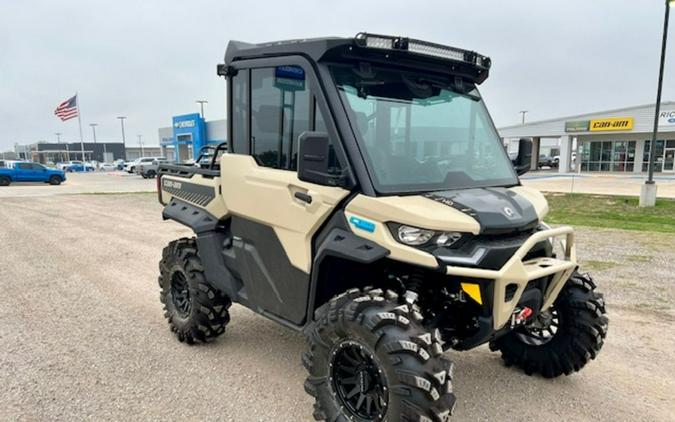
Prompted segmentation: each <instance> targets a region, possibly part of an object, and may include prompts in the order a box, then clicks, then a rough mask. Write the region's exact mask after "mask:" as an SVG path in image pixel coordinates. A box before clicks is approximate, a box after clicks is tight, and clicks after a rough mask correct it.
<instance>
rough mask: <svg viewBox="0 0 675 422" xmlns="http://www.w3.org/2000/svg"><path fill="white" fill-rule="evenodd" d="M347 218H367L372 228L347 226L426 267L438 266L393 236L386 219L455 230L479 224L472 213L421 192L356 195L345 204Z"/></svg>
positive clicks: (470, 229)
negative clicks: (459, 209)
mask: <svg viewBox="0 0 675 422" xmlns="http://www.w3.org/2000/svg"><path fill="white" fill-rule="evenodd" d="M345 216H346V217H347V221H349V219H350V218H351V217H356V218H363V219H367V220H369V221H371V222H373V223H374V224H375V230H373V231H372V232H369V231H366V230H360V229H358V228H354V227H353V226H352V225H351V224H350V228H351V230H352V232H354V234H356V235H357V236H361V237H364V238H366V239H369V240H372V241H373V242H375V243H377V244H379V245H381V246H383V247H385V248H387V249H389V251H390V255H389V257H390V258H392V259H396V260H398V261H403V262H409V263H411V264H417V265H421V266H423V267H428V268H436V267H438V262H437V261H436V258H434V257H433V255H431V254H430V253H427V252H424V251H422V250H419V249H417V248H414V247H412V246H407V245H404V244H402V243H401V242H398V241H397V240H396V239H394V236H392V234H391V232H390V231H389V229H388V228H387V226H386V224H385V223H387V222H396V223H401V224H410V225H413V226H415V227H422V228H425V229H433V230H441V231H458V232H464V233H473V234H478V232H479V231H480V224H478V221H476V220H475V219H473V218H472V217H470V216H468V215H466V214H464V213H462V212H461V211H458V210H456V209H454V208H451V207H448V206H447V205H443V204H441V203H439V202H436V201H433V200H431V199H428V198H424V197H422V196H387V197H379V198H374V197H370V196H365V195H357V196H356V197H355V198H354V199H352V200H351V201H350V202H349V204H347V207H346V210H345Z"/></svg>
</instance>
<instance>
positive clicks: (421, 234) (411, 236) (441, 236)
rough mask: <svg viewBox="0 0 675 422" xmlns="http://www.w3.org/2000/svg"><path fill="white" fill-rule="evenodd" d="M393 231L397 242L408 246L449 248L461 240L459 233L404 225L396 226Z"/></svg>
mask: <svg viewBox="0 0 675 422" xmlns="http://www.w3.org/2000/svg"><path fill="white" fill-rule="evenodd" d="M394 230H395V233H396V235H397V237H398V241H399V242H401V243H403V244H405V245H409V246H422V245H426V244H427V243H429V244H432V245H433V244H435V245H436V246H440V247H450V246H452V245H453V244H455V243H456V242H457V241H458V240H459V239H461V238H462V233H459V232H437V231H434V230H427V229H420V228H419V227H413V226H406V225H401V226H398V229H394Z"/></svg>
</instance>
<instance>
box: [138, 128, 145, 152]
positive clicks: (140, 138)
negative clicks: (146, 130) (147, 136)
mask: <svg viewBox="0 0 675 422" xmlns="http://www.w3.org/2000/svg"><path fill="white" fill-rule="evenodd" d="M138 145H140V146H141V157H145V151H143V135H140V134H139V135H138Z"/></svg>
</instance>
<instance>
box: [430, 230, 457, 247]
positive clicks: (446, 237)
mask: <svg viewBox="0 0 675 422" xmlns="http://www.w3.org/2000/svg"><path fill="white" fill-rule="evenodd" d="M461 238H462V233H459V232H449V233H441V234H440V236H438V237H437V238H436V244H437V245H438V246H446V247H447V246H452V245H453V244H454V243H455V242H457V241H458V240H459V239H461Z"/></svg>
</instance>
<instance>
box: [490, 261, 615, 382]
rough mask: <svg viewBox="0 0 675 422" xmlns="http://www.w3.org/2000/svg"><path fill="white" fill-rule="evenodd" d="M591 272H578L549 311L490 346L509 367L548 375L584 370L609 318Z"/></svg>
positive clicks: (602, 336)
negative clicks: (498, 352)
mask: <svg viewBox="0 0 675 422" xmlns="http://www.w3.org/2000/svg"><path fill="white" fill-rule="evenodd" d="M595 289H596V286H595V283H594V282H593V280H592V279H591V277H590V276H589V275H588V274H579V273H576V272H575V273H574V274H572V276H571V277H570V279H569V280H567V283H566V284H565V286H564V287H563V289H562V291H561V292H560V295H559V296H558V298H557V299H556V301H555V303H554V304H553V306H552V307H551V308H550V309H547V310H546V311H544V312H542V313H540V314H539V315H538V316H537V317H535V318H534V319H533V320H532V321H529V322H528V323H527V324H526V325H522V326H520V327H517V328H516V329H514V330H513V331H511V332H510V333H508V334H506V335H504V336H502V337H500V338H498V339H497V340H496V341H494V342H492V343H491V344H490V348H491V349H492V350H499V351H501V353H502V359H503V360H504V362H505V363H506V365H507V366H511V365H515V366H517V367H519V368H521V369H523V370H524V371H525V373H527V374H528V375H532V374H534V373H539V374H541V375H543V376H544V377H546V378H554V377H557V376H560V375H562V374H565V375H569V374H571V373H573V372H577V371H579V370H581V368H583V367H584V366H585V365H586V364H587V363H588V362H590V361H591V360H592V359H595V357H596V356H597V355H598V353H599V352H600V349H601V348H602V345H603V343H604V340H605V337H606V336H607V326H608V322H609V321H608V319H607V316H606V315H605V314H606V311H605V302H604V299H603V297H602V294H601V293H597V292H596V291H595Z"/></svg>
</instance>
